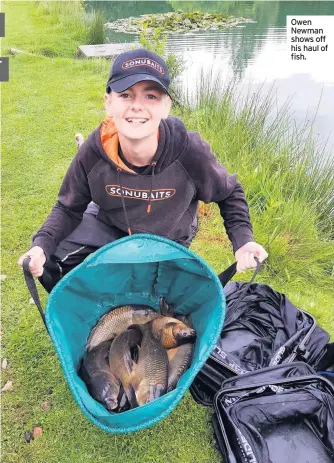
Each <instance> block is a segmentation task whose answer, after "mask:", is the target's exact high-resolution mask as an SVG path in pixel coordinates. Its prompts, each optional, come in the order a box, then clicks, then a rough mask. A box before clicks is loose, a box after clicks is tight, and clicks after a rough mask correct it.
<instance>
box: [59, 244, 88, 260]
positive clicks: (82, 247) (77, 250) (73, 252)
mask: <svg viewBox="0 0 334 463" xmlns="http://www.w3.org/2000/svg"><path fill="white" fill-rule="evenodd" d="M85 247H86V246H81V248H79V249H76V250H75V251H72V252H70V253H69V254H67V256H65V257H64V259H61V261H60V262H65V260H66V259H67V258H68V257H70V256H72V255H73V254H76V253H77V252H79V251H81V250H82V249H85Z"/></svg>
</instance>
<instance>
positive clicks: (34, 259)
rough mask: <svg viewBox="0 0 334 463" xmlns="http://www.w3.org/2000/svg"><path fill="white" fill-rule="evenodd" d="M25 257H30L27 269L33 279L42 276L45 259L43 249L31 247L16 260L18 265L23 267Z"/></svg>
mask: <svg viewBox="0 0 334 463" xmlns="http://www.w3.org/2000/svg"><path fill="white" fill-rule="evenodd" d="M26 257H30V262H29V269H30V272H31V274H32V275H33V276H34V277H40V276H42V275H43V270H44V268H43V265H44V264H45V261H46V257H45V254H44V251H43V249H42V248H41V247H40V246H33V247H32V248H31V249H29V251H27V252H25V253H24V254H23V255H22V256H21V257H20V258H19V260H18V264H19V265H21V267H22V265H23V261H24V259H25V258H26Z"/></svg>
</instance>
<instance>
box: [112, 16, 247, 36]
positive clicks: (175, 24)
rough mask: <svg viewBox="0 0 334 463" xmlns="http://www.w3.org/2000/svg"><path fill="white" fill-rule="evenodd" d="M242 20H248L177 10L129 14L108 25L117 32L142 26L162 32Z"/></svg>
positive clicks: (199, 28) (188, 29)
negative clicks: (136, 15) (137, 16)
mask: <svg viewBox="0 0 334 463" xmlns="http://www.w3.org/2000/svg"><path fill="white" fill-rule="evenodd" d="M244 22H249V20H248V19H245V18H242V17H240V18H235V17H233V16H231V15H226V14H216V13H201V12H200V11H190V12H182V11H178V12H169V13H163V14H162V13H158V14H146V15H141V16H140V17H139V18H136V17H132V16H131V17H130V18H123V19H118V20H116V21H113V22H112V24H111V25H110V26H111V28H112V29H115V30H117V31H119V32H129V33H135V32H141V31H142V30H143V28H144V27H146V28H148V29H149V31H153V30H154V29H160V30H162V31H163V32H167V31H169V32H181V31H198V30H208V29H221V28H224V27H230V26H236V25H238V24H241V23H244Z"/></svg>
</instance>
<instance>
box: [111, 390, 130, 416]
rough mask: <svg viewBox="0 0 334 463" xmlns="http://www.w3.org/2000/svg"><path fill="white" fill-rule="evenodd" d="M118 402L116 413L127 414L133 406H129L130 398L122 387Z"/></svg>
mask: <svg viewBox="0 0 334 463" xmlns="http://www.w3.org/2000/svg"><path fill="white" fill-rule="evenodd" d="M117 402H118V407H117V408H115V409H114V410H113V411H114V412H117V413H123V412H126V411H127V410H130V408H131V405H130V404H129V401H128V398H127V396H126V394H125V392H124V389H123V386H122V385H121V387H120V390H119V394H118V398H117Z"/></svg>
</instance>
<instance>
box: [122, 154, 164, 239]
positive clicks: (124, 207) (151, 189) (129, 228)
mask: <svg viewBox="0 0 334 463" xmlns="http://www.w3.org/2000/svg"><path fill="white" fill-rule="evenodd" d="M156 165H157V163H156V162H152V163H151V166H152V175H151V188H150V192H149V195H148V205H147V211H146V212H147V214H149V213H150V212H151V209H152V205H151V199H152V198H151V196H152V191H153V181H154V171H155V166H156ZM122 170H123V169H121V168H120V167H118V168H117V178H118V183H119V188H120V190H121V202H122V208H123V212H124V217H125V222H126V225H127V227H128V233H129V235H130V236H131V235H132V231H131V227H130V222H129V217H128V213H127V210H126V206H125V201H124V196H123V185H122V175H121V172H122Z"/></svg>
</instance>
